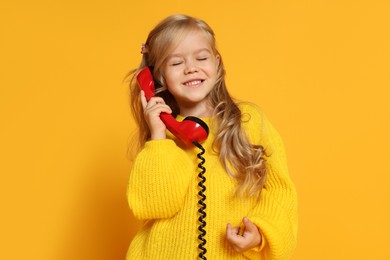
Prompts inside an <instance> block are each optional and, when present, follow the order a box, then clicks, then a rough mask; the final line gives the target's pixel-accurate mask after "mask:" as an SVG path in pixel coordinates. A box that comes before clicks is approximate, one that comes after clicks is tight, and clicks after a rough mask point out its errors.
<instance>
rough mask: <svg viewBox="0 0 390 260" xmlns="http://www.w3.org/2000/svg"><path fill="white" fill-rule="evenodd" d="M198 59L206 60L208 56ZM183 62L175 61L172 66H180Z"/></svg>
mask: <svg viewBox="0 0 390 260" xmlns="http://www.w3.org/2000/svg"><path fill="white" fill-rule="evenodd" d="M197 60H198V61H206V60H208V57H205V58H198V59H197ZM182 63H183V62H175V63H172V65H171V66H178V65H180V64H182Z"/></svg>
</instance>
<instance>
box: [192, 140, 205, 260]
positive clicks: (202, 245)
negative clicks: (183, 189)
mask: <svg viewBox="0 0 390 260" xmlns="http://www.w3.org/2000/svg"><path fill="white" fill-rule="evenodd" d="M193 144H194V145H195V146H196V147H198V148H199V149H200V150H201V152H200V153H198V155H197V157H198V158H199V159H200V161H201V162H200V163H199V164H198V168H199V169H201V171H200V172H199V174H198V177H199V179H200V181H199V183H198V186H199V192H198V195H199V197H200V199H199V201H198V205H199V209H198V212H199V214H200V216H199V218H198V221H199V222H200V224H199V227H198V230H199V232H200V234H199V236H198V239H199V240H200V242H199V245H198V248H199V249H200V253H199V258H200V259H203V260H206V259H207V258H206V256H205V254H206V252H207V249H206V247H205V245H206V242H207V241H206V239H205V236H206V230H205V227H206V220H205V218H206V211H205V209H206V203H205V200H206V195H205V194H204V193H205V191H206V186H205V185H204V183H205V182H206V177H205V176H204V173H205V172H206V168H205V167H204V166H203V164H204V163H205V161H206V160H205V158H204V157H203V156H202V155H203V154H204V153H205V149H204V148H203V146H202V145H201V144H199V143H198V142H196V141H194V142H193Z"/></svg>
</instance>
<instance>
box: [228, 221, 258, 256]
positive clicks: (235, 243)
mask: <svg viewBox="0 0 390 260" xmlns="http://www.w3.org/2000/svg"><path fill="white" fill-rule="evenodd" d="M242 223H244V226H245V227H244V232H243V233H242V235H240V234H239V232H240V227H232V225H230V224H227V227H226V237H227V240H228V242H229V244H230V245H231V246H232V247H233V249H234V250H236V251H237V252H238V253H242V252H244V251H247V250H249V249H252V248H254V247H256V246H259V245H260V244H261V241H262V237H261V234H260V231H259V229H258V228H257V226H256V225H255V224H253V223H252V222H251V221H250V220H249V219H248V218H247V217H245V218H243V220H242Z"/></svg>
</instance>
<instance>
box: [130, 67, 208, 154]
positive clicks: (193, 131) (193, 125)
mask: <svg viewBox="0 0 390 260" xmlns="http://www.w3.org/2000/svg"><path fill="white" fill-rule="evenodd" d="M137 81H138V85H139V86H140V88H141V89H142V90H143V91H144V92H145V97H146V100H147V101H149V100H150V99H151V98H152V97H154V89H155V84H154V80H153V76H152V73H151V71H150V69H149V67H145V68H143V69H142V70H141V71H140V72H139V73H138V75H137ZM160 118H161V120H162V121H163V123H164V124H165V126H166V127H167V129H168V130H169V131H170V132H171V133H172V134H173V135H174V136H176V137H177V138H178V139H179V140H181V141H182V142H183V143H184V144H185V145H187V146H190V145H191V144H193V143H194V142H197V143H202V142H203V141H204V140H206V139H207V136H208V134H209V128H208V126H207V124H206V123H205V122H203V121H202V120H201V119H199V118H197V117H192V116H189V117H186V118H184V120H183V121H181V122H179V121H177V120H176V119H175V118H174V117H173V116H172V115H171V114H167V113H161V114H160Z"/></svg>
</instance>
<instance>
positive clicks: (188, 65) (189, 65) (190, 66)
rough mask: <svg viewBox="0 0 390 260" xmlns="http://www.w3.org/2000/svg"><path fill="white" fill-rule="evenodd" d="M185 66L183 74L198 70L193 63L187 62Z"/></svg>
mask: <svg viewBox="0 0 390 260" xmlns="http://www.w3.org/2000/svg"><path fill="white" fill-rule="evenodd" d="M185 65H186V67H185V69H184V74H191V73H194V72H197V71H198V68H197V67H196V65H195V63H194V62H193V61H187V62H186V63H185Z"/></svg>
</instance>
